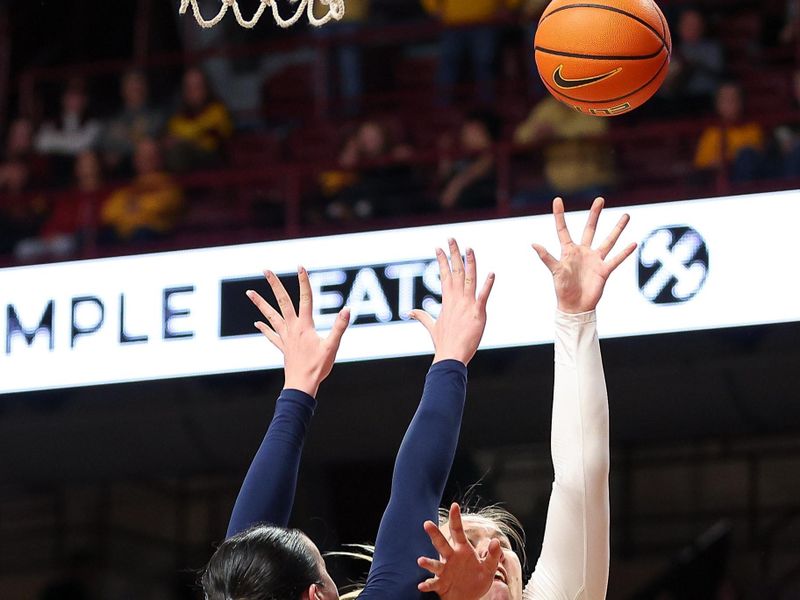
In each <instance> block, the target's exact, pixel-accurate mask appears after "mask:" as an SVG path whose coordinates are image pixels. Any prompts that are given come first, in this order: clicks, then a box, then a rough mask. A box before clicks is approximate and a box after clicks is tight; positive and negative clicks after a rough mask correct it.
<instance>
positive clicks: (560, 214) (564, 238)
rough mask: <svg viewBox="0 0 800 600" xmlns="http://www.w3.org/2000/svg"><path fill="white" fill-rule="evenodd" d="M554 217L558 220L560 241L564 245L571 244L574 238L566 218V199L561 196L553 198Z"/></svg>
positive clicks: (557, 227)
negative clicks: (571, 235) (570, 233)
mask: <svg viewBox="0 0 800 600" xmlns="http://www.w3.org/2000/svg"><path fill="white" fill-rule="evenodd" d="M553 217H555V220H556V232H557V233H558V241H559V242H561V245H562V246H569V245H570V244H571V243H572V238H571V237H570V235H569V229H567V220H566V219H565V218H564V201H563V200H562V199H561V198H556V199H555V200H553Z"/></svg>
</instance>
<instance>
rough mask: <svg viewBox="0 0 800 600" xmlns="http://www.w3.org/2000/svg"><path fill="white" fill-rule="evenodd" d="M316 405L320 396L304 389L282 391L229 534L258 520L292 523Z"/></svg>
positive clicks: (234, 514) (235, 512) (240, 498)
mask: <svg viewBox="0 0 800 600" xmlns="http://www.w3.org/2000/svg"><path fill="white" fill-rule="evenodd" d="M316 406H317V402H316V400H314V398H312V397H311V396H309V395H308V394H306V393H304V392H301V391H299V390H283V391H282V392H281V395H280V396H279V397H278V402H277V404H276V405H275V415H274V416H273V417H272V423H270V426H269V429H268V430H267V435H266V436H265V437H264V441H263V442H262V443H261V447H260V448H259V449H258V452H257V453H256V455H255V458H253V462H252V464H251V465H250V469H249V470H248V471H247V476H246V477H245V479H244V483H242V488H241V490H239V496H238V498H236V504H235V505H234V507H233V513H232V514H231V520H230V522H229V523H228V534H227V537H231V536H232V535H236V534H237V533H239V532H241V531H244V530H245V529H247V528H248V527H251V526H253V525H255V524H257V523H271V524H272V525H279V526H281V527H285V526H286V525H287V524H288V523H289V515H290V514H291V512H292V504H293V503H294V494H295V489H296V487H297V472H298V470H299V469H300V455H301V454H302V451H303V442H304V440H305V435H306V430H307V429H308V424H309V422H310V421H311V417H312V416H313V415H314V409H315V408H316Z"/></svg>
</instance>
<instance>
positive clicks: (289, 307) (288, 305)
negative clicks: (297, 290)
mask: <svg viewBox="0 0 800 600" xmlns="http://www.w3.org/2000/svg"><path fill="white" fill-rule="evenodd" d="M264 276H265V277H266V278H267V283H269V286H270V287H271V288H272V293H273V294H275V299H276V300H277V301H278V308H280V309H281V315H283V318H284V320H286V321H287V322H288V321H293V320H294V319H296V318H297V313H296V312H295V311H294V305H293V304H292V299H291V298H290V297H289V293H288V292H287V291H286V288H285V287H283V283H282V282H281V280H280V279H279V278H278V276H277V275H275V273H273V272H272V271H264Z"/></svg>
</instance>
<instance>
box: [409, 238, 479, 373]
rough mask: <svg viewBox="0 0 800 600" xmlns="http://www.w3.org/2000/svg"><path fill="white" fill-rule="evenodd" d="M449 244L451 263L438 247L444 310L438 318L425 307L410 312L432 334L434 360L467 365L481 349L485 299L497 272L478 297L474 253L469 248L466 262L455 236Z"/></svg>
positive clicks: (437, 254) (435, 361)
mask: <svg viewBox="0 0 800 600" xmlns="http://www.w3.org/2000/svg"><path fill="white" fill-rule="evenodd" d="M449 246H450V262H449V263H448V262H447V256H445V253H444V252H443V251H442V249H441V248H437V249H436V259H437V260H438V261H439V276H440V278H441V281H442V311H441V312H440V313H439V318H438V319H436V320H434V319H433V317H431V316H430V315H429V314H428V313H426V312H425V311H424V310H412V311H411V313H410V316H411V318H413V319H416V320H417V321H419V322H420V323H422V324H423V325H424V326H425V329H427V330H428V333H430V334H431V337H432V338H433V346H434V348H435V349H436V353H435V355H434V357H433V362H434V363H437V362H440V361H443V360H448V359H453V360H458V361H460V362H462V363H464V364H465V365H466V364H467V363H469V361H470V360H472V357H473V356H475V352H477V351H478V345H479V344H480V342H481V337H482V336H483V330H484V329H485V328H486V302H487V301H488V300H489V294H491V292H492V286H493V285H494V273H489V276H488V277H487V278H486V282H485V283H484V284H483V288H481V291H480V293H479V294H478V295H477V297H476V296H475V291H476V270H477V267H476V264H475V253H474V252H473V251H472V249H470V248H467V264H466V266H465V265H464V261H463V260H462V258H461V251H460V250H459V249H458V244H457V243H456V241H455V240H454V239H450V240H449Z"/></svg>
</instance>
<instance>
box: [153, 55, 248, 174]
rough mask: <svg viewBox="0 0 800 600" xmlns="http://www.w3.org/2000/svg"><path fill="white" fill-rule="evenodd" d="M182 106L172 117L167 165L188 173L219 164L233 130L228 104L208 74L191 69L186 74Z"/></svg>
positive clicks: (172, 169)
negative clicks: (208, 77) (214, 88)
mask: <svg viewBox="0 0 800 600" xmlns="http://www.w3.org/2000/svg"><path fill="white" fill-rule="evenodd" d="M182 88H183V89H182V98H181V107H180V109H179V110H178V112H176V113H175V114H174V115H173V116H172V117H171V118H170V120H169V123H168V125H167V139H166V147H167V152H166V164H167V167H168V168H169V169H170V170H171V171H176V172H185V171H191V170H197V169H204V168H209V167H214V166H218V165H219V164H220V163H222V162H223V158H224V149H225V148H224V146H225V142H226V141H227V139H228V138H229V137H230V136H231V134H232V133H233V122H232V121H231V117H230V114H228V109H227V108H225V105H224V104H223V103H222V102H220V101H219V100H217V98H216V96H215V95H214V93H213V92H212V91H211V89H210V87H209V83H208V79H206V76H205V74H204V73H203V72H202V71H201V70H200V69H198V68H191V69H188V70H187V71H186V73H185V74H184V76H183V86H182Z"/></svg>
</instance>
